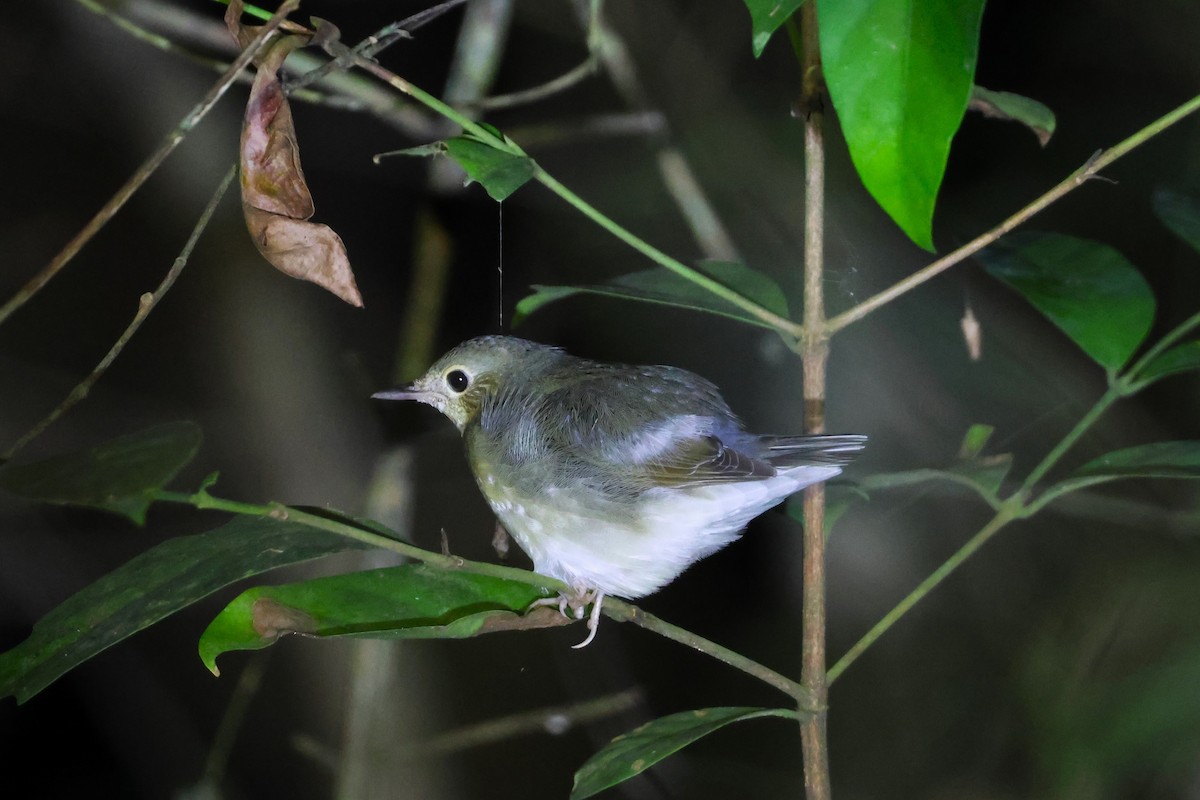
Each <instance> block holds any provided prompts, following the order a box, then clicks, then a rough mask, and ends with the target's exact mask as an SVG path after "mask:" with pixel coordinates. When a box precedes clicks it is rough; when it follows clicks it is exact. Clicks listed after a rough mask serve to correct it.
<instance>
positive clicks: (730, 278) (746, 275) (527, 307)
mask: <svg viewBox="0 0 1200 800" xmlns="http://www.w3.org/2000/svg"><path fill="white" fill-rule="evenodd" d="M696 267H697V269H698V270H699V271H700V272H703V273H704V274H706V275H707V276H708V277H710V278H712V279H714V280H716V281H717V282H718V283H721V284H722V285H724V286H726V287H728V288H730V289H732V290H734V291H735V292H737V293H738V294H740V295H742V296H743V297H745V298H746V299H748V300H753V301H754V302H755V303H757V304H758V305H760V306H762V307H763V308H765V309H767V310H768V311H771V312H772V313H775V314H778V315H779V316H781V317H787V316H788V307H787V298H786V297H785V296H784V294H783V290H782V289H780V288H779V284H777V283H775V281H773V280H772V279H771V278H769V277H767V276H766V275H764V274H762V273H761V272H756V271H755V270H752V269H750V268H749V267H747V266H744V265H742V264H733V263H728V262H723V261H704V262H701V263H699V264H697V265H696ZM533 288H534V294H531V295H529V296H528V297H525V298H524V299H522V300H521V301H520V302H519V303H517V309H516V314H515V315H514V317H513V324H514V325H519V324H520V323H521V322H522V321H523V320H524V319H525V318H526V317H528V316H529V315H530V314H532V313H533V312H534V311H537V310H538V309H539V308H541V307H542V306H544V305H548V304H549V303H552V302H554V301H556V300H561V299H563V298H564V297H571V296H572V295H576V294H596V295H601V296H604V297H619V298H622V299H625V300H641V301H645V302H648V303H660V304H662V305H669V306H678V307H680V308H690V309H693V310H695V311H704V312H706V313H709V314H717V315H720V316H723V317H729V318H730V319H736V320H738V321H740V322H747V323H749V324H751V325H760V326H762V327H767V328H769V327H770V326H769V325H767V324H766V323H765V322H763V321H762V320H760V319H758V318H757V317H754V316H751V315H750V314H748V313H746V312H745V311H743V310H742V309H740V308H738V307H737V306H735V305H733V304H732V303H730V302H729V301H727V300H724V299H722V298H720V297H718V296H717V295H715V294H713V293H712V292H710V291H708V290H707V289H704V288H702V287H701V286H699V285H697V284H696V283H693V282H692V281H689V280H688V279H687V278H684V277H682V276H680V275H678V274H676V273H674V272H671V271H670V270H668V269H664V268H662V267H656V268H654V269H648V270H644V271H642V272H633V273H630V274H628V275H622V276H621V277H619V278H614V279H613V280H611V281H609V282H608V283H602V284H593V285H590V286H538V285H535V286H534V287H533Z"/></svg>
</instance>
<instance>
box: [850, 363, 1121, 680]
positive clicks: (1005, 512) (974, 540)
mask: <svg viewBox="0 0 1200 800" xmlns="http://www.w3.org/2000/svg"><path fill="white" fill-rule="evenodd" d="M1125 391H1126V390H1125V386H1124V385H1123V384H1122V383H1121V382H1120V381H1119V380H1114V381H1113V383H1112V385H1111V386H1110V387H1109V389H1108V391H1107V392H1105V393H1104V394H1103V395H1101V397H1100V399H1099V400H1097V401H1096V402H1095V404H1093V405H1092V407H1091V408H1090V409H1089V410H1088V412H1087V413H1086V414H1084V415H1083V417H1082V418H1080V420H1079V421H1078V422H1077V423H1075V426H1074V427H1073V428H1071V430H1070V431H1068V432H1067V435H1066V436H1064V437H1063V438H1062V439H1061V440H1060V441H1059V442H1058V444H1057V445H1055V446H1054V448H1053V449H1052V450H1051V451H1050V452H1049V453H1047V454H1046V457H1045V458H1043V459H1042V460H1041V462H1040V463H1039V464H1038V465H1037V466H1036V467H1034V468H1033V470H1031V471H1030V473H1029V475H1028V477H1026V478H1025V480H1024V481H1022V483H1021V487H1020V488H1019V489H1017V491H1016V492H1015V493H1013V495H1012V496H1011V497H1009V498H1008V499H1007V500H1005V501H1004V502H1002V503H1000V505H999V507H998V508H997V510H996V515H995V516H994V517H992V519H991V520H989V521H988V523H987V524H986V525H984V526H983V528H981V529H980V530H979V532H978V533H976V534H975V535H974V536H972V537H971V538H970V539H969V540H968V541H967V543H966V544H964V545H963V546H962V547H961V548H959V549H958V551H957V552H955V553H954V555H952V556H950V558H948V559H946V560H945V561H944V562H942V564H941V566H939V567H938V568H937V569H936V570H934V572H933V573H932V574H931V575H930V576H929V577H927V578H926V579H925V580H923V581H921V583H920V585H918V586H917V588H916V589H913V590H912V592H910V593H909V594H908V596H907V597H905V598H904V599H903V600H901V601H900V603H899V604H898V605H897V606H896V607H895V608H893V609H892V610H891V611H889V612H888V613H887V615H886V616H885V617H884V618H883V619H881V620H880V621H879V622H877V623H876V624H875V626H874V627H873V628H871V630H869V631H868V632H867V634H866V635H865V636H863V637H862V638H861V639H859V640H858V642H856V643H855V645H854V646H853V647H851V648H850V649H849V650H848V651H847V652H846V654H845V655H844V656H842V657H841V658H840V659H839V660H838V662H837V663H836V664H834V665H833V667H831V668H830V670H829V682H830V683H833V681H835V680H836V679H837V677H838V676H839V675H841V674H842V673H843V672H845V671H846V668H847V667H849V666H850V665H851V664H853V663H854V661H855V660H856V659H857V658H858V657H859V656H861V655H862V654H863V652H864V651H865V650H866V649H867V648H868V647H870V646H871V645H872V644H874V643H875V641H876V640H877V639H879V637H880V636H882V635H883V634H884V633H886V632H887V630H888V629H889V628H891V627H892V626H893V625H894V624H896V622H897V621H898V620H899V619H900V618H901V617H903V616H904V615H905V614H907V613H908V612H909V610H911V609H912V607H913V606H915V605H916V604H917V603H918V602H919V601H920V600H921V599H922V598H923V597H925V595H927V594H929V592H931V591H932V590H933V589H934V587H936V586H937V585H938V584H939V583H941V582H942V581H943V580H945V578H946V577H947V576H949V575H950V573H952V572H954V570H956V569H958V568H959V567H960V566H961V565H962V564H963V562H965V561H966V560H967V559H968V558H970V557H971V555H972V554H973V553H974V552H975V551H976V550H978V549H979V548H980V547H982V546H983V545H984V544H985V543H986V542H987V541H988V539H991V538H992V536H993V535H995V534H996V533H997V532H998V531H999V530H1000V529H1001V528H1003V527H1004V526H1005V525H1007V524H1008V523H1010V522H1012V521H1013V520H1016V519H1024V518H1025V517H1028V516H1031V515H1032V514H1033V513H1035V512H1036V511H1038V510H1040V509H1041V508H1042V506H1043V505H1045V503H1044V502H1042V500H1041V498H1039V499H1037V500H1034V501H1032V502H1031V501H1030V500H1029V495H1030V493H1031V492H1032V491H1033V488H1034V487H1035V486H1036V485H1037V483H1038V482H1039V481H1040V480H1041V479H1042V478H1044V477H1045V476H1046V474H1047V473H1048V472H1049V471H1050V470H1051V469H1053V468H1054V466H1055V465H1056V464H1057V463H1058V462H1059V461H1060V460H1061V459H1062V457H1063V456H1064V455H1065V454H1066V452H1067V451H1068V450H1070V449H1071V447H1072V446H1074V444H1075V443H1076V442H1078V441H1079V439H1080V437H1082V436H1083V434H1084V433H1086V432H1087V431H1088V430H1089V429H1090V428H1091V427H1092V425H1094V424H1095V423H1096V420H1098V419H1099V418H1100V416H1101V415H1102V414H1104V412H1105V411H1107V410H1108V408H1109V406H1111V405H1112V404H1113V403H1115V402H1116V401H1117V400H1119V399H1120V398H1121V397H1123V396H1124V395H1125ZM1084 485H1085V484H1082V483H1081V484H1079V485H1078V486H1077V487H1075V488H1083V486H1084ZM1057 496H1058V494H1054V495H1053V496H1052V497H1050V498H1048V499H1053V498H1054V497H1057Z"/></svg>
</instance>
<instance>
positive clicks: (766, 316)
mask: <svg viewBox="0 0 1200 800" xmlns="http://www.w3.org/2000/svg"><path fill="white" fill-rule="evenodd" d="M354 63H355V65H356V66H358V67H360V68H361V69H364V70H366V71H367V72H370V73H371V74H372V75H374V76H375V77H377V78H379V79H380V80H382V81H384V82H385V83H387V84H388V85H389V86H392V87H393V88H395V89H397V90H398V91H400V92H403V93H404V94H406V95H408V96H409V97H411V98H413V99H414V100H416V101H417V102H419V103H421V104H422V105H424V106H426V107H428V108H429V109H430V110H432V111H435V112H437V113H438V114H441V115H442V116H443V117H445V118H446V119H448V120H450V121H451V122H454V123H456V124H458V125H459V126H461V127H462V129H463V130H464V131H467V132H468V133H470V134H471V135H473V136H475V137H476V138H478V139H480V140H481V141H484V142H487V143H488V144H489V145H490V146H491V147H494V148H496V149H497V150H500V151H501V152H505V153H509V154H511V155H515V156H521V157H523V158H529V156H528V155H526V153H525V152H524V151H523V150H521V148H520V147H518V146H517V145H516V144H515V143H513V142H511V141H506V140H505V139H503V138H500V137H497V136H496V135H495V134H493V133H492V132H491V131H489V130H488V129H487V128H484V127H483V126H481V125H479V124H478V123H476V122H474V121H473V120H471V119H470V118H469V117H467V116H466V115H464V114H462V113H461V112H459V111H458V110H456V109H455V108H453V107H452V106H450V105H448V104H447V103H445V102H443V101H441V100H439V99H438V98H436V97H434V96H433V95H431V94H429V93H428V92H426V91H425V90H423V89H421V88H420V87H418V86H415V85H413V84H412V83H410V82H409V81H406V80H404V79H403V78H401V77H400V76H399V75H396V74H395V73H393V72H390V71H389V70H387V69H384V68H383V67H381V66H379V65H378V64H375V63H374V62H371V61H367V60H366V59H362V58H357V57H356V58H355V60H354ZM529 160H530V163H532V164H533V167H534V173H533V177H534V179H535V180H537V182H538V183H540V184H542V185H543V186H545V187H546V188H547V189H549V190H550V191H552V192H554V193H555V194H557V195H558V196H559V197H561V198H562V199H563V200H565V201H566V202H568V203H570V204H571V205H572V206H574V207H575V208H576V209H577V210H578V211H579V212H580V213H582V214H583V215H584V216H585V217H587V218H588V219H590V220H592V221H593V222H595V223H596V224H597V225H599V226H600V227H601V228H603V229H604V230H606V231H608V232H609V233H611V234H612V235H613V236H616V237H617V238H618V239H620V240H621V241H622V242H625V244H627V245H629V246H630V247H632V248H633V249H635V250H637V251H638V252H639V253H641V254H642V255H644V256H646V257H647V258H649V259H650V260H652V261H654V262H655V263H656V264H659V265H661V266H663V267H666V268H667V269H669V270H671V271H672V272H674V273H676V274H677V275H679V276H681V277H683V278H686V279H687V280H689V281H691V282H693V283H695V284H696V285H698V286H700V287H702V288H704V289H706V290H707V291H709V292H712V293H713V294H714V295H716V296H717V297H720V298H722V299H723V300H726V301H728V302H729V303H731V304H733V305H734V306H736V307H738V308H740V309H742V310H743V311H745V312H747V313H748V314H751V315H752V316H754V317H755V318H756V319H759V320H762V321H763V322H764V323H766V324H767V325H769V326H770V327H772V328H774V329H775V330H777V331H779V332H780V333H781V334H783V335H785V336H790V337H792V338H798V337H799V336H800V335H801V331H802V329H801V327H800V326H799V325H797V324H796V323H794V322H792V321H791V320H789V319H786V318H784V317H781V316H779V315H778V314H776V313H774V312H772V311H769V310H768V309H766V308H763V307H762V306H760V305H759V304H758V303H755V302H754V301H753V300H750V299H748V298H746V297H743V296H742V295H740V294H738V293H737V292H735V291H733V290H732V289H730V288H728V287H727V286H725V285H723V284H721V283H718V282H717V281H715V280H713V279H712V278H710V277H708V276H707V275H705V274H703V273H701V272H698V271H696V270H694V269H692V268H691V267H689V266H687V265H686V264H684V263H683V262H681V261H679V260H677V259H674V258H672V257H671V256H669V255H667V254H666V253H664V252H663V251H661V250H659V249H658V248H657V247H654V246H653V245H652V244H650V243H649V242H647V241H645V240H644V239H641V238H639V237H638V236H635V235H634V234H633V233H631V232H630V231H628V230H626V229H625V228H623V227H621V226H620V225H618V224H617V223H616V222H614V221H613V220H611V219H609V218H608V217H607V216H605V215H604V214H603V213H601V212H600V211H599V210H597V209H596V208H595V207H594V206H592V205H590V204H589V203H587V202H586V201H585V200H584V199H583V198H581V197H580V196H579V195H577V194H575V193H574V192H572V191H571V190H570V189H568V188H567V187H566V186H564V185H562V184H561V183H559V182H558V180H557V179H555V178H554V176H552V175H551V174H550V173H548V172H546V171H545V170H544V169H542V168H541V166H540V165H538V164H537V162H535V161H533V159H529Z"/></svg>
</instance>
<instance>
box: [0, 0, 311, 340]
mask: <svg viewBox="0 0 1200 800" xmlns="http://www.w3.org/2000/svg"><path fill="white" fill-rule="evenodd" d="M299 4H300V0H284V2H283V3H282V4H281V5H280V6H279V10H278V11H276V12H275V13H274V14H273V15H272V16H271V19H270V21H269V22H267V24H266V25H264V26H263V27H262V28H261V29H260V30H259V31H258V34H257V35H256V36H255V37H254V39H253V40H252V41H251V42H250V44H248V45H247V46H246V49H245V50H243V51H242V52H241V54H240V55H239V56H238V57H237V58H236V59H235V60H234V62H233V63H232V64H231V65H230V66H229V69H227V70H226V71H225V74H223V75H222V76H221V77H220V79H218V80H217V82H216V83H215V84H213V86H212V88H211V89H209V90H208V92H207V93H206V94H205V95H204V97H203V98H202V99H201V100H200V102H199V103H197V104H196V106H195V107H194V108H193V109H192V110H191V111H189V112H188V114H187V116H185V117H184V118H183V119H182V120H181V121H180V123H179V124H178V125H177V126H175V129H174V130H173V131H171V132H170V133H169V134H167V137H166V138H165V139H164V140H163V142H162V144H160V145H159V146H158V149H156V150H155V151H154V152H153V153H151V154H150V157H149V158H147V159H146V160H145V161H144V162H143V163H142V165H141V166H139V167H138V168H137V170H135V171H134V173H133V175H131V176H130V177H129V180H127V181H126V182H125V184H124V185H123V186H122V187H121V188H120V189H118V190H117V192H116V194H114V195H113V196H112V197H111V198H109V200H108V202H107V203H105V204H104V206H103V207H102V208H101V209H100V210H99V211H98V212H96V216H94V217H92V219H91V221H90V222H88V224H87V225H85V226H84V227H83V230H81V231H80V232H79V233H77V234H76V235H75V237H74V238H73V239H71V241H69V242H67V245H66V247H64V248H63V249H62V250H61V251H60V252H59V253H58V255H56V256H55V257H54V258H53V259H52V260H51V261H50V263H49V264H47V265H46V267H45V269H43V270H42V271H41V272H39V273H38V274H37V275H35V276H34V277H33V278H32V279H31V280H30V281H29V282H28V283H26V284H25V285H24V286H22V287H21V289H20V290H19V291H18V292H17V293H16V295H14V296H13V298H12V299H11V300H9V301H8V302H7V303H5V304H4V306H3V307H0V323H3V322H4V321H5V320H6V319H8V317H9V316H10V315H11V314H12V313H13V312H14V311H16V310H17V309H18V308H20V307H21V306H22V305H24V304H25V303H26V302H27V301H28V300H29V299H30V298H31V297H33V296H34V295H35V294H37V292H38V291H39V290H40V289H41V288H42V287H43V286H45V285H46V284H47V283H48V282H49V281H50V279H51V278H53V277H54V276H55V275H57V274H58V273H59V271H60V270H62V268H63V267H65V266H66V265H67V263H68V262H69V261H70V260H71V259H72V258H74V257H75V254H76V253H78V252H79V251H80V249H82V248H83V246H84V245H85V244H87V243H88V242H89V241H90V240H91V238H92V237H93V236H95V235H96V233H97V232H98V231H99V230H100V229H101V228H103V227H104V225H105V224H106V223H107V222H108V221H109V220H110V219H112V217H113V215H115V214H116V213H117V212H118V211H119V210H120V209H121V207H122V206H124V205H125V202H126V201H127V200H129V198H130V197H132V196H133V194H134V192H136V191H137V190H138V189H140V188H141V186H142V184H144V183H145V182H146V181H147V179H149V177H150V176H151V175H153V174H154V171H155V170H157V169H158V167H159V165H161V164H162V162H163V161H165V160H166V158H167V156H169V155H170V154H171V153H172V151H174V150H175V148H176V147H178V146H179V143H180V142H182V141H183V139H184V137H186V136H187V134H188V133H189V132H190V131H191V130H192V128H194V127H196V125H197V124H199V122H200V120H202V119H204V117H205V115H207V114H208V112H209V110H211V109H212V107H213V106H214V105H216V102H217V101H218V100H220V99H221V96H222V95H224V94H225V91H226V90H227V89H228V88H229V87H230V85H231V84H232V83H233V82H234V80H236V79H237V76H238V75H239V74H240V73H241V71H242V70H243V69H245V68H246V67H247V66H248V65H249V64H250V62H251V61H252V60H253V59H254V57H255V56H256V55H258V53H259V51H260V50H262V47H263V45H264V44H266V42H267V39H268V38H270V36H271V35H272V34H273V33H274V32H275V29H276V28H278V27H279V26H280V25H281V24H282V23H283V21H284V19H286V17H287V15H288V14H290V13H292V12H293V11H295V10H296V7H297V6H298V5H299Z"/></svg>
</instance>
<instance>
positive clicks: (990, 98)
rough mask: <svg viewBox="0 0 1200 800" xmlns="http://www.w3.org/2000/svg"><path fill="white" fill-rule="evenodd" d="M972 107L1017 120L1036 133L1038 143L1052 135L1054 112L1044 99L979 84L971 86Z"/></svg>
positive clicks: (1042, 143)
mask: <svg viewBox="0 0 1200 800" xmlns="http://www.w3.org/2000/svg"><path fill="white" fill-rule="evenodd" d="M970 108H971V110H972V111H978V112H979V113H980V114H983V115H984V116H985V117H991V118H992V119H1008V120H1012V121H1013V122H1019V123H1021V124H1022V125H1024V126H1025V127H1026V128H1029V130H1031V131H1033V135H1034V136H1036V137H1037V140H1038V144H1040V145H1041V146H1042V147H1045V146H1046V145H1047V144H1049V143H1050V137H1051V136H1053V135H1054V127H1055V124H1056V122H1055V118H1054V112H1053V111H1051V110H1050V107H1049V106H1047V105H1046V104H1045V103H1039V102H1038V101H1037V100H1032V99H1030V98H1028V97H1023V96H1021V95H1019V94H1013V93H1012V92H994V91H992V90H991V89H985V88H983V87H982V86H975V87H973V88H972V90H971V104H970Z"/></svg>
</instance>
